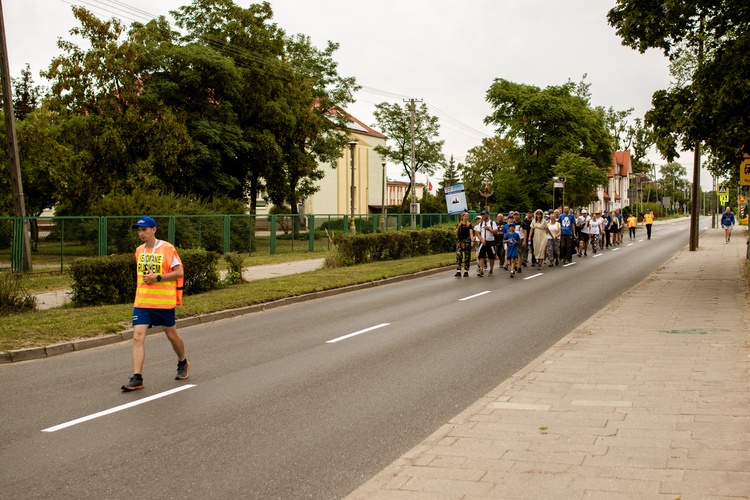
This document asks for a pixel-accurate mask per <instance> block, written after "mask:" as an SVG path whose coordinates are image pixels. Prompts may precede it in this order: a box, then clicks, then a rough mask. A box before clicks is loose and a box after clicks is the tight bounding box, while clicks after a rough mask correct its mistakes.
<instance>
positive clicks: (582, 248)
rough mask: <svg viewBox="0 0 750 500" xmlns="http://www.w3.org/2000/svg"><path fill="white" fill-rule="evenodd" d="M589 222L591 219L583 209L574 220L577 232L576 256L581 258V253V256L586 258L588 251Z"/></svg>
mask: <svg viewBox="0 0 750 500" xmlns="http://www.w3.org/2000/svg"><path fill="white" fill-rule="evenodd" d="M590 220H591V217H590V216H589V213H588V210H586V209H585V208H584V209H582V210H581V214H580V215H579V216H578V218H577V219H576V228H577V229H578V230H579V231H578V256H579V257H581V252H583V256H584V257H587V256H588V254H589V253H588V249H589V234H590V233H589V227H588V222H589V221H590Z"/></svg>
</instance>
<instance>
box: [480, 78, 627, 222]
mask: <svg viewBox="0 0 750 500" xmlns="http://www.w3.org/2000/svg"><path fill="white" fill-rule="evenodd" d="M487 101H488V102H489V103H490V105H491V106H492V108H493V112H492V114H490V115H489V116H487V117H486V118H485V122H486V123H487V124H491V125H494V126H495V127H496V131H497V134H498V135H503V136H506V137H507V138H509V139H511V140H514V141H516V143H517V147H516V148H515V150H514V151H513V156H514V159H515V162H516V168H517V170H516V173H517V175H518V177H519V178H520V179H521V184H522V189H523V190H524V191H525V193H526V195H527V196H528V197H529V199H530V200H531V202H532V205H533V206H536V207H540V206H549V205H550V204H551V203H552V194H551V193H552V191H551V189H548V187H549V185H550V181H551V179H552V176H553V166H554V165H555V164H556V162H557V158H558V157H560V156H561V155H562V154H563V153H575V154H578V155H580V156H582V157H585V158H589V159H590V160H591V161H593V162H594V164H595V165H598V166H602V167H605V166H609V165H610V164H611V163H612V144H613V139H612V137H611V135H610V133H609V131H608V130H607V127H606V125H605V121H604V113H603V111H602V110H601V109H594V108H593V107H592V106H591V102H590V92H589V85H588V84H587V83H585V81H582V82H580V83H578V84H575V83H573V82H570V81H568V82H567V83H565V84H563V85H559V86H550V87H546V88H544V89H540V88H538V87H535V86H533V85H524V84H519V83H514V82H510V81H508V80H505V79H496V80H495V82H494V83H493V84H492V85H491V86H490V88H489V90H488V91H487ZM593 188H594V186H592V189H593Z"/></svg>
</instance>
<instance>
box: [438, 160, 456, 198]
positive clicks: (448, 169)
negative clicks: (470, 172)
mask: <svg viewBox="0 0 750 500" xmlns="http://www.w3.org/2000/svg"><path fill="white" fill-rule="evenodd" d="M459 182H460V179H459V177H458V170H457V167H456V161H455V160H454V159H453V155H451V159H450V160H448V163H446V164H445V168H444V170H443V183H442V184H443V185H442V186H441V189H442V190H443V192H445V186H455V185H456V184H458V183H459Z"/></svg>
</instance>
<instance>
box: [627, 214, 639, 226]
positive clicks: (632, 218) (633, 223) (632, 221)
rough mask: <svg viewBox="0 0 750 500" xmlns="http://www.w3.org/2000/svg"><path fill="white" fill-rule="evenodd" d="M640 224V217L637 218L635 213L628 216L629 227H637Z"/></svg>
mask: <svg viewBox="0 0 750 500" xmlns="http://www.w3.org/2000/svg"><path fill="white" fill-rule="evenodd" d="M637 225H638V219H636V218H635V215H631V216H630V217H628V227H635V226H637Z"/></svg>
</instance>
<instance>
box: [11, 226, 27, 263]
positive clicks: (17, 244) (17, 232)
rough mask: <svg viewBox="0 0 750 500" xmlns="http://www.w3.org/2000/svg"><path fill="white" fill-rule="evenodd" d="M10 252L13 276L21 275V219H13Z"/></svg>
mask: <svg viewBox="0 0 750 500" xmlns="http://www.w3.org/2000/svg"><path fill="white" fill-rule="evenodd" d="M11 245H12V248H13V250H12V252H11V267H12V268H13V272H14V273H15V274H21V273H22V272H23V245H24V237H23V219H22V218H21V217H16V218H15V219H13V242H12V243H11Z"/></svg>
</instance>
